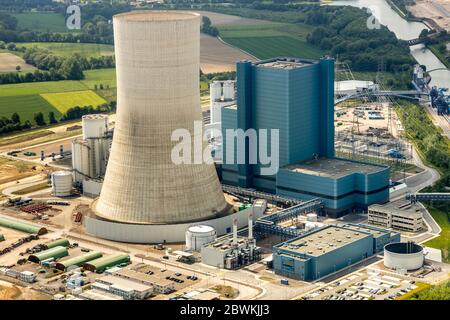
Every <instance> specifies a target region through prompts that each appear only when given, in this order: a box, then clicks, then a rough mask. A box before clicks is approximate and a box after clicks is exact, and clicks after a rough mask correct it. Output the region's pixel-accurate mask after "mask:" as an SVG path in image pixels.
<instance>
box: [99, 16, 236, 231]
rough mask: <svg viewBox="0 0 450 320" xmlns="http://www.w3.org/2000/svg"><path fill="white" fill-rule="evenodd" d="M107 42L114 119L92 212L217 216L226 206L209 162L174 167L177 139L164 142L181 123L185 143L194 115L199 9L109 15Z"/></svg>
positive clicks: (124, 216) (168, 218)
mask: <svg viewBox="0 0 450 320" xmlns="http://www.w3.org/2000/svg"><path fill="white" fill-rule="evenodd" d="M114 41H115V54H116V70H117V103H118V107H117V118H116V124H115V131H114V138H113V142H112V148H111V154H110V157H109V162H108V167H107V170H106V175H105V179H104V183H103V188H102V191H101V194H100V197H99V199H98V200H97V202H96V203H95V204H94V210H95V214H96V215H97V216H98V217H100V218H102V219H105V220H109V221H112V222H122V223H130V224H179V223H185V222H194V221H202V220H207V219H211V218H216V217H220V216H224V215H225V214H227V213H228V211H229V205H228V204H227V202H226V201H225V198H224V195H223V192H222V188H221V185H220V183H219V180H218V177H217V174H216V171H215V167H214V165H213V164H180V165H176V164H174V163H173V162H172V159H171V153H172V149H173V147H174V146H175V145H176V144H178V143H179V142H178V141H176V142H173V141H171V135H172V132H173V131H174V130H176V129H187V130H189V131H190V132H191V140H192V142H193V141H194V140H195V137H194V121H202V113H201V109H200V92H199V70H200V67H199V63H200V15H198V14H196V13H188V12H165V11H147V12H145V11H140V12H139V11H138V12H132V13H125V14H119V15H117V16H115V17H114ZM204 147H206V142H204ZM192 150H194V147H193V146H192ZM192 158H193V156H192ZM210 163H212V162H210Z"/></svg>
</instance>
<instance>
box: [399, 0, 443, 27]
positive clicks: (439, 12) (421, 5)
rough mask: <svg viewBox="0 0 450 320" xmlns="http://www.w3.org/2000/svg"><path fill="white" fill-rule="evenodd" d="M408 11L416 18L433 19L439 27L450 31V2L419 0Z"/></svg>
mask: <svg viewBox="0 0 450 320" xmlns="http://www.w3.org/2000/svg"><path fill="white" fill-rule="evenodd" d="M408 10H409V11H411V13H412V14H413V15H414V16H416V17H420V18H430V19H433V20H434V21H435V22H436V23H437V24H438V25H439V26H441V27H442V28H444V29H446V30H447V31H450V1H448V0H417V1H416V4H415V5H414V6H411V7H408Z"/></svg>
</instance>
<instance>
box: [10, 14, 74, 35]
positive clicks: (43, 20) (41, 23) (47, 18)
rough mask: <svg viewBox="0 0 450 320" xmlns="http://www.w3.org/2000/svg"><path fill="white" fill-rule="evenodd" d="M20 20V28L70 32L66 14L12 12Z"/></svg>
mask: <svg viewBox="0 0 450 320" xmlns="http://www.w3.org/2000/svg"><path fill="white" fill-rule="evenodd" d="M12 15H13V16H14V17H16V18H17V20H18V29H27V30H31V31H37V32H39V31H41V32H68V31H70V30H69V29H67V27H66V21H65V19H64V16H63V15H62V14H59V13H54V12H26V13H14V14H12Z"/></svg>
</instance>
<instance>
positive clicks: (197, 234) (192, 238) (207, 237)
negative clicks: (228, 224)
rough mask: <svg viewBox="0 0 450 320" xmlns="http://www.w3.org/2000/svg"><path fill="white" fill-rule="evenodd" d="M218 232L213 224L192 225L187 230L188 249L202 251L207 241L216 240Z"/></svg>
mask: <svg viewBox="0 0 450 320" xmlns="http://www.w3.org/2000/svg"><path fill="white" fill-rule="evenodd" d="M216 236H217V232H216V230H215V229H214V228H213V227H211V226H205V225H198V226H191V227H189V228H188V229H187V230H186V249H187V250H193V251H200V249H201V248H202V246H203V245H204V244H206V243H210V242H213V241H214V240H216Z"/></svg>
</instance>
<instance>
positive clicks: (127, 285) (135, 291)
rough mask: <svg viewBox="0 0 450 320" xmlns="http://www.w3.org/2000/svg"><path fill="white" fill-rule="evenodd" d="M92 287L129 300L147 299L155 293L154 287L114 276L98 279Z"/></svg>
mask: <svg viewBox="0 0 450 320" xmlns="http://www.w3.org/2000/svg"><path fill="white" fill-rule="evenodd" d="M91 287H92V288H93V289H97V290H103V291H106V292H110V293H112V294H115V295H118V296H120V297H123V298H124V299H127V300H132V299H140V300H142V299H146V298H148V297H150V296H151V295H152V293H153V287H152V286H148V285H144V284H141V283H137V282H135V281H131V280H128V279H124V278H119V277H115V276H112V275H108V276H104V277H101V278H99V279H97V281H96V282H95V283H93V284H92V286H91Z"/></svg>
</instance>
